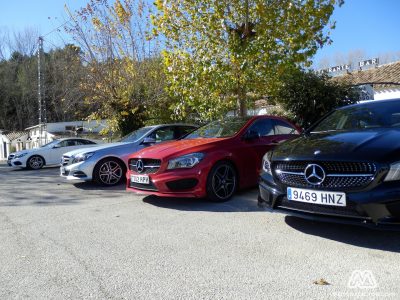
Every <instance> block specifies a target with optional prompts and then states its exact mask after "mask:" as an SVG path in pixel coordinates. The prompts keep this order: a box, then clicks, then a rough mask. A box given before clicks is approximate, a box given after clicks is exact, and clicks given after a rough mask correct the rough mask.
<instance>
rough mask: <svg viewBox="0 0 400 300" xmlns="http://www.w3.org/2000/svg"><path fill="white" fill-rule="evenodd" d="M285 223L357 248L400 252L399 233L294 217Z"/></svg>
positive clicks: (289, 217)
mask: <svg viewBox="0 0 400 300" xmlns="http://www.w3.org/2000/svg"><path fill="white" fill-rule="evenodd" d="M285 222H286V224H288V225H289V226H290V227H292V228H294V229H296V230H298V231H301V232H303V233H306V234H311V235H314V236H319V237H322V238H325V239H330V240H334V241H337V242H341V243H345V244H349V245H353V246H357V247H363V248H370V249H377V250H383V251H391V252H400V232H399V231H384V230H374V229H371V228H366V227H361V226H357V225H344V224H332V223H324V222H317V221H310V220H304V219H301V218H298V217H292V216H286V217H285ZM399 230H400V228H399Z"/></svg>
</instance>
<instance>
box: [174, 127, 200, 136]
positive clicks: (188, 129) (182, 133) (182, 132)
mask: <svg viewBox="0 0 400 300" xmlns="http://www.w3.org/2000/svg"><path fill="white" fill-rule="evenodd" d="M195 129H196V127H195V126H179V127H177V128H176V138H177V139H179V138H180V137H183V136H185V135H187V134H189V133H191V132H192V131H194V130H195Z"/></svg>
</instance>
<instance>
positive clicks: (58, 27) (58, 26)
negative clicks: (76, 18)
mask: <svg viewBox="0 0 400 300" xmlns="http://www.w3.org/2000/svg"><path fill="white" fill-rule="evenodd" d="M70 21H71V19H69V20H67V21H65V22H64V23H62V24H61V25H60V26H58V27H56V28H54V29H53V30H51V31H49V32H48V33H46V34H44V35H42V37H45V36H48V35H49V34H51V33H53V32H54V31H56V30H58V29H59V28H60V27H62V26H64V25H65V24H67V23H68V22H70Z"/></svg>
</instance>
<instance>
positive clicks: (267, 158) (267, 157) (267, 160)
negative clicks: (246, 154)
mask: <svg viewBox="0 0 400 300" xmlns="http://www.w3.org/2000/svg"><path fill="white" fill-rule="evenodd" d="M271 156H272V152H267V153H265V154H264V156H263V159H262V169H263V171H264V172H265V173H268V174H270V175H272V171H271Z"/></svg>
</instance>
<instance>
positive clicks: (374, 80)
mask: <svg viewBox="0 0 400 300" xmlns="http://www.w3.org/2000/svg"><path fill="white" fill-rule="evenodd" d="M332 80H335V81H341V82H344V83H347V84H350V85H357V84H363V83H369V84H373V86H374V90H380V89H386V88H389V87H397V88H400V61H398V62H394V63H391V64H386V65H381V66H377V67H375V68H371V69H368V70H360V71H353V72H349V73H347V74H345V75H341V76H337V77H334V78H333V79H332Z"/></svg>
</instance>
